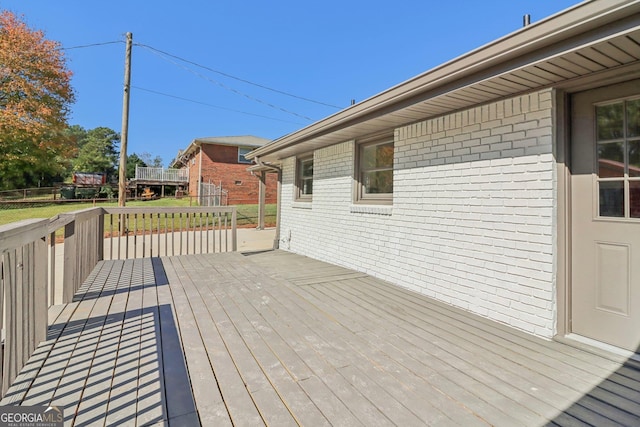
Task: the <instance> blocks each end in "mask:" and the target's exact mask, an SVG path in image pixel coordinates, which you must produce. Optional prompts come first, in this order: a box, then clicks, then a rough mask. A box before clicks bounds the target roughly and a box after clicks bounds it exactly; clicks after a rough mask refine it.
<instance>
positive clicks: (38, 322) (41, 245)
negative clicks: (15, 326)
mask: <svg viewBox="0 0 640 427" xmlns="http://www.w3.org/2000/svg"><path fill="white" fill-rule="evenodd" d="M34 255H35V259H34V268H35V271H34V280H35V282H34V292H33V298H34V303H33V308H34V317H35V321H34V326H35V336H34V338H35V341H34V343H33V348H34V349H35V347H36V346H37V345H38V343H39V342H41V341H44V340H45V339H46V338H47V324H48V322H49V316H48V313H47V311H48V307H49V294H48V291H47V268H48V266H47V238H46V236H45V237H43V238H40V239H38V240H36V242H35V248H34Z"/></svg>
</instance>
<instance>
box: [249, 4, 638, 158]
mask: <svg viewBox="0 0 640 427" xmlns="http://www.w3.org/2000/svg"><path fill="white" fill-rule="evenodd" d="M633 76H640V0H594V1H587V2H583V3H580V4H578V5H576V6H574V7H572V8H570V9H567V10H565V11H562V12H559V13H557V14H555V15H553V16H551V17H549V18H546V19H544V20H542V21H539V22H537V23H535V24H532V25H529V26H527V27H524V28H522V29H520V30H518V31H516V32H514V33H512V34H509V35H507V36H505V37H503V38H501V39H498V40H496V41H494V42H492V43H489V44H487V45H485V46H482V47H480V48H478V49H476V50H474V51H471V52H469V53H467V54H465V55H462V56H460V57H458V58H456V59H454V60H452V61H449V62H447V63H445V64H443V65H441V66H438V67H436V68H434V69H432V70H430V71H427V72H425V73H423V74H420V75H418V76H416V77H414V78H412V79H410V80H407V81H405V82H403V83H401V84H399V85H397V86H394V87H392V88H390V89H388V90H386V91H384V92H381V93H379V94H377V95H375V96H373V97H371V98H369V99H366V100H364V101H362V102H360V103H358V104H355V105H353V106H351V107H349V108H346V109H344V110H342V111H340V112H338V113H336V114H334V115H331V116H329V117H327V118H325V119H323V120H320V121H318V122H315V123H313V124H311V125H309V126H307V127H305V128H302V129H300V130H298V131H295V132H293V133H291V134H288V135H285V136H283V137H281V138H279V139H276V140H274V141H273V142H271V143H270V144H267V145H265V146H263V147H260V148H258V149H256V150H253V151H252V152H251V153H249V154H248V155H246V157H248V158H256V157H257V158H259V159H261V160H262V161H267V162H278V161H280V160H281V159H284V158H287V157H290V156H293V155H298V154H301V153H305V152H309V151H312V150H315V149H318V148H322V147H326V146H329V145H333V144H336V143H339V142H344V141H348V140H352V139H355V138H360V137H363V136H366V135H371V134H375V133H377V132H382V131H388V130H391V129H394V128H397V127H400V126H404V125H407V124H410V123H415V122H417V121H422V120H425V119H428V118H433V117H437V116H441V115H444V114H449V113H451V112H454V111H459V110H463V109H467V108H470V107H472V106H477V105H482V104H485V103H488V102H492V101H495V100H498V99H502V98H506V97H511V96H515V95H518V94H522V93H527V92H531V91H535V90H540V89H544V88H548V87H554V88H560V89H565V90H570V91H571V90H579V89H580V88H581V87H583V86H584V85H585V84H587V83H589V82H593V81H594V80H598V81H600V82H603V81H606V82H611V83H613V82H615V80H616V79H622V78H625V79H627V78H630V77H633ZM591 84H592V83H591Z"/></svg>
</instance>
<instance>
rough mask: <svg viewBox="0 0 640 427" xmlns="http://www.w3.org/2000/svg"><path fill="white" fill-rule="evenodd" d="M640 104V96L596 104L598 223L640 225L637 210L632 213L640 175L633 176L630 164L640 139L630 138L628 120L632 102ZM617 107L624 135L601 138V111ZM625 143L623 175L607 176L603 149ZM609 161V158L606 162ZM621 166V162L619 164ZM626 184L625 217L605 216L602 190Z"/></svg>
mask: <svg viewBox="0 0 640 427" xmlns="http://www.w3.org/2000/svg"><path fill="white" fill-rule="evenodd" d="M637 101H640V97H638V96H630V97H624V98H618V99H612V100H607V101H603V102H598V103H595V104H593V109H594V111H593V117H594V124H593V125H594V142H595V143H594V144H593V149H594V157H593V159H594V160H593V161H594V169H593V170H594V171H595V174H594V175H593V176H594V217H595V218H597V219H598V220H603V221H620V220H622V221H632V222H639V221H640V217H638V216H636V214H635V213H636V212H637V210H632V198H631V192H632V186H635V185H637V184H636V183H638V182H640V176H637V175H631V174H630V172H629V169H630V167H631V164H630V158H629V155H630V145H631V144H636V143H639V142H640V136H638V135H634V136H630V135H628V133H627V132H628V117H627V107H628V104H629V103H631V102H637ZM616 104H621V105H622V135H621V136H619V137H616V138H605V139H601V138H600V136H599V126H598V108H600V107H607V106H612V105H616ZM616 143H621V144H622V146H621V147H622V157H623V158H622V162H621V163H622V164H623V171H622V175H620V176H611V177H603V176H601V175H602V168H601V164H600V156H599V148H600V147H601V146H602V147H604V146H606V145H609V144H616ZM604 160H605V161H606V160H609V159H606V158H605V159H604ZM619 163H620V162H619ZM615 183H622V212H621V215H615V214H605V213H603V212H602V204H601V197H602V193H601V189H602V187H603V186H605V188H606V186H607V185H610V184H615Z"/></svg>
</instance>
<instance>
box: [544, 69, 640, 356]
mask: <svg viewBox="0 0 640 427" xmlns="http://www.w3.org/2000/svg"><path fill="white" fill-rule="evenodd" d="M638 65H639V64H635V66H634V67H632V69H631V70H630V72H626V73H619V74H617V75H616V74H615V73H611V74H609V73H605V74H604V75H600V76H597V77H594V76H592V77H588V78H585V79H580V80H576V81H574V82H571V83H570V84H565V85H563V86H562V87H557V88H556V89H555V96H554V98H553V102H554V105H553V109H554V114H553V120H554V121H555V123H554V129H555V130H554V132H553V142H552V143H553V153H554V156H555V160H556V161H555V170H554V174H555V178H556V194H555V198H556V204H555V206H556V214H555V221H556V222H555V224H554V227H553V228H554V237H555V239H556V244H555V255H554V263H555V269H554V270H555V272H556V275H555V279H556V334H555V337H554V339H558V340H564V339H565V337H567V336H570V335H571V334H572V332H573V328H572V313H571V303H572V274H571V268H572V267H571V266H572V235H571V230H572V212H571V201H572V200H571V197H572V192H571V112H572V105H571V97H572V95H573V94H574V93H577V92H582V91H586V90H593V89H597V88H599V87H603V86H609V85H613V84H617V83H623V82H625V81H630V80H636V79H639V78H640V67H639V66H638ZM571 341H573V340H571ZM601 344H602V345H601V347H603V348H606V349H608V350H610V351H615V352H620V353H624V354H625V355H627V353H628V355H633V354H634V353H632V352H628V351H627V350H622V349H618V348H617V347H613V346H610V345H608V344H605V343H601ZM599 347H600V345H599Z"/></svg>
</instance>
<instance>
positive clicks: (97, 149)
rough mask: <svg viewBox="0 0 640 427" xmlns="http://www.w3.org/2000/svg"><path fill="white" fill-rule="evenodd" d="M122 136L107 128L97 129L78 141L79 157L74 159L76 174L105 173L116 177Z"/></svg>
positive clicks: (88, 132)
mask: <svg viewBox="0 0 640 427" xmlns="http://www.w3.org/2000/svg"><path fill="white" fill-rule="evenodd" d="M119 143H120V134H118V132H116V131H114V130H113V129H109V128H107V127H97V128H95V129H91V130H89V131H87V132H86V135H85V137H84V138H82V139H81V140H80V141H78V157H76V158H75V159H73V162H72V163H73V171H74V172H104V173H106V174H107V177H108V178H112V177H115V175H116V166H117V164H118V153H119V151H118V144H119Z"/></svg>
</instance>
